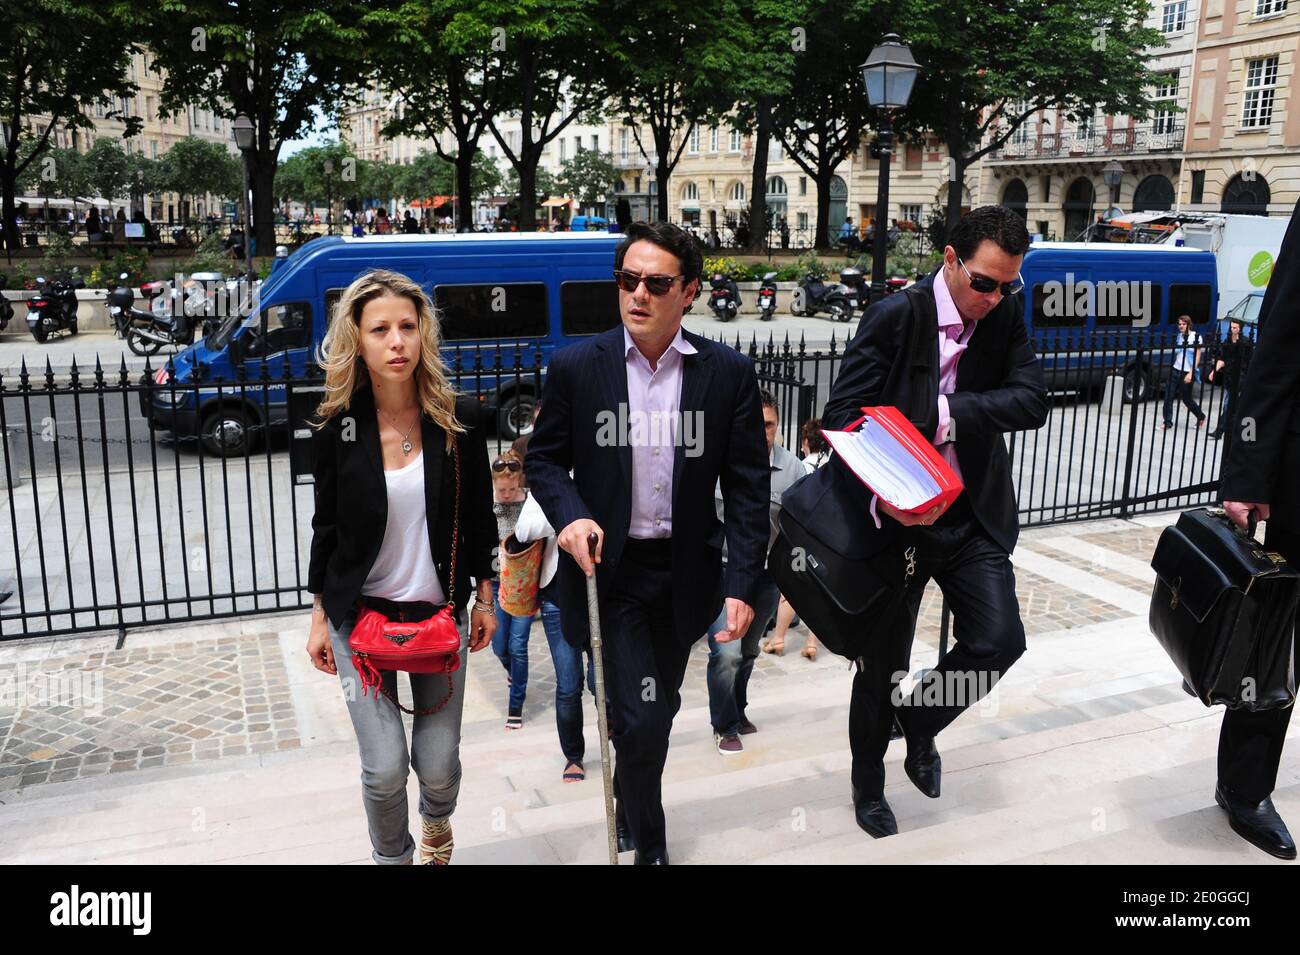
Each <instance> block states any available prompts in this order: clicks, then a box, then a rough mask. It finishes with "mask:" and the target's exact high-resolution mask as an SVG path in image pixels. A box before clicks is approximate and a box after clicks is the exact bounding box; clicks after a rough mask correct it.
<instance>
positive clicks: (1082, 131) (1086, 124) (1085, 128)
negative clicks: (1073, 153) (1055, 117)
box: [1074, 113, 1096, 142]
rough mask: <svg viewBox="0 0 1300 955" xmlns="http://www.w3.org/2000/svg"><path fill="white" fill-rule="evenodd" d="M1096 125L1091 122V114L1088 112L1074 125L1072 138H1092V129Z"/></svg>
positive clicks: (1083, 139)
mask: <svg viewBox="0 0 1300 955" xmlns="http://www.w3.org/2000/svg"><path fill="white" fill-rule="evenodd" d="M1095 128H1096V126H1095V124H1094V122H1093V114H1091V113H1089V114H1088V115H1086V116H1083V117H1081V118H1080V119H1079V121H1078V122H1077V123H1076V124H1075V126H1074V138H1075V139H1078V140H1082V141H1084V142H1087V141H1089V140H1091V139H1092V134H1093V131H1094V130H1095Z"/></svg>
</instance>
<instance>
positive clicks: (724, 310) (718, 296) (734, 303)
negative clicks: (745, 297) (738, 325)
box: [709, 272, 740, 322]
mask: <svg viewBox="0 0 1300 955" xmlns="http://www.w3.org/2000/svg"><path fill="white" fill-rule="evenodd" d="M709 285H710V286H711V287H712V288H713V291H712V292H710V293H709V308H711V309H712V310H713V314H714V316H715V317H716V318H717V319H718V321H720V322H729V321H731V320H732V319H733V318H735V317H736V316H737V315H738V314H739V313H740V287H739V286H737V285H736V283H735V280H733V279H731V278H729V277H727V276H725V275H723V274H722V273H720V272H719V273H717V274H716V275H714V276H713V278H712V279H710V280H709Z"/></svg>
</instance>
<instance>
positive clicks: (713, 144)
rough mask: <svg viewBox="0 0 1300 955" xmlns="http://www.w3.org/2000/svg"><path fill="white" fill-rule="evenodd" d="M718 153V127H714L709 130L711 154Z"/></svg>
mask: <svg viewBox="0 0 1300 955" xmlns="http://www.w3.org/2000/svg"><path fill="white" fill-rule="evenodd" d="M717 151H718V127H716V126H714V127H713V128H711V129H710V130H709V152H711V153H716V152H717Z"/></svg>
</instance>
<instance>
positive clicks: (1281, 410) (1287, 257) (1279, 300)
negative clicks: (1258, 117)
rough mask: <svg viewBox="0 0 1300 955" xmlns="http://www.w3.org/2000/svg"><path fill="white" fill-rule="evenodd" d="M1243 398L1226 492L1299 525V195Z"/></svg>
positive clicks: (1227, 467)
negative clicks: (1267, 508)
mask: <svg viewBox="0 0 1300 955" xmlns="http://www.w3.org/2000/svg"><path fill="white" fill-rule="evenodd" d="M1240 405H1241V408H1240V410H1239V411H1237V412H1235V413H1234V414H1235V415H1239V416H1240V417H1238V418H1237V419H1236V420H1234V421H1233V422H1232V423H1231V424H1230V425H1229V428H1231V429H1232V430H1231V431H1230V433H1229V436H1228V439H1229V440H1230V441H1231V442H1232V444H1231V445H1230V446H1229V448H1228V452H1227V456H1226V457H1225V459H1224V462H1223V472H1222V477H1223V490H1222V493H1223V499H1224V500H1226V501H1246V502H1248V503H1251V504H1268V505H1269V512H1270V515H1271V517H1272V519H1273V520H1275V521H1277V522H1278V523H1279V524H1281V525H1282V526H1284V527H1286V528H1288V529H1290V530H1291V531H1292V532H1297V531H1300V202H1297V203H1296V207H1295V211H1294V212H1292V213H1291V225H1290V226H1288V227H1287V230H1286V237H1285V238H1284V239H1283V240H1282V249H1281V251H1280V252H1278V256H1277V264H1276V265H1274V266H1273V277H1272V279H1270V280H1269V283H1268V291H1267V292H1265V293H1264V304H1263V305H1262V306H1261V307H1260V311H1259V338H1258V340H1257V341H1256V347H1255V351H1254V354H1253V355H1252V356H1251V359H1250V366H1249V368H1248V369H1247V371H1246V378H1245V381H1244V383H1243V385H1242V391H1241V401H1240ZM1247 428H1249V429H1251V430H1250V431H1247ZM1251 432H1253V433H1251Z"/></svg>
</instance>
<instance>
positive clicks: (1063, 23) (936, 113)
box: [881, 0, 1164, 229]
mask: <svg viewBox="0 0 1300 955" xmlns="http://www.w3.org/2000/svg"><path fill="white" fill-rule="evenodd" d="M1149 7H1150V4H1149V3H1148V0H1072V2H1070V3H1068V4H1063V3H1058V2H1056V0H1018V2H1016V3H1006V2H1005V0H971V2H966V3H961V4H957V5H954V4H953V3H952V2H951V0H902V2H901V3H899V4H898V11H897V12H898V16H897V21H896V22H897V32H899V33H900V34H902V36H903V39H904V40H906V41H907V42H908V44H909V45H910V46H911V48H912V54H913V56H915V57H916V59H917V62H918V63H919V64H920V65H921V74H920V77H919V78H918V80H917V83H916V87H915V89H914V91H913V94H912V99H911V101H910V102H909V103H908V106H907V108H906V109H905V110H903V111H902V113H901V114H900V116H899V117H898V121H899V128H900V129H901V130H904V131H908V130H910V131H913V132H919V131H922V130H927V129H928V130H932V131H933V133H934V135H936V136H937V137H938V138H939V139H940V140H941V141H942V142H944V143H945V144H946V145H947V147H948V154H949V156H950V157H951V164H950V168H949V189H948V201H947V212H946V216H945V222H946V227H947V228H948V229H951V228H952V226H953V225H955V224H956V222H957V219H958V217H959V216H960V212H961V204H962V202H961V199H962V195H961V193H962V191H961V188H960V184H961V183H962V182H963V181H964V179H965V173H966V170H967V169H968V168H970V166H971V164H972V163H974V162H977V161H978V160H979V159H980V158H981V157H983V156H985V155H987V154H988V153H990V152H992V151H993V150H995V149H997V148H999V147H1001V146H1002V145H1003V144H1004V143H1006V141H1007V140H1008V139H1010V138H1011V136H1012V135H1014V133H1015V131H1016V130H1017V129H1019V128H1020V127H1021V126H1023V125H1024V124H1025V123H1026V122H1029V121H1030V119H1031V118H1032V117H1033V115H1034V114H1035V113H1037V112H1038V111H1039V110H1042V109H1052V108H1054V109H1057V110H1059V111H1061V112H1063V113H1067V114H1074V115H1075V116H1076V118H1077V116H1079V115H1081V114H1085V113H1086V114H1087V115H1089V116H1091V115H1092V114H1093V111H1094V110H1101V111H1102V112H1105V113H1111V114H1126V115H1129V116H1133V117H1135V118H1138V119H1143V118H1145V117H1146V116H1147V115H1148V113H1149V112H1150V108H1151V105H1152V101H1151V98H1150V97H1151V93H1152V90H1151V83H1152V74H1151V71H1150V70H1149V69H1148V68H1147V65H1146V60H1147V56H1148V50H1149V49H1150V48H1152V47H1159V46H1162V45H1163V44H1164V40H1163V37H1162V36H1161V35H1160V33H1159V31H1157V30H1153V29H1148V28H1146V27H1144V26H1143V25H1142V23H1143V21H1144V19H1145V18H1146V16H1147V13H1148V10H1149ZM1009 38H1011V39H1010V41H1009ZM881 215H882V218H883V212H882V214H881Z"/></svg>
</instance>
